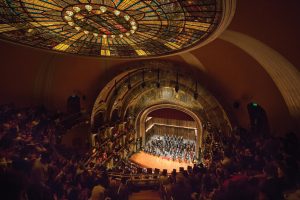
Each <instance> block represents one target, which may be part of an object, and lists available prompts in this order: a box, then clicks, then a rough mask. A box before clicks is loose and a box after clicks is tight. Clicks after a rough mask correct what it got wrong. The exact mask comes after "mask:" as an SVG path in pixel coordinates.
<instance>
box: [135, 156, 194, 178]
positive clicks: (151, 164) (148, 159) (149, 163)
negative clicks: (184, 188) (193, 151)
mask: <svg viewBox="0 0 300 200" xmlns="http://www.w3.org/2000/svg"><path fill="white" fill-rule="evenodd" d="M130 160H131V161H132V162H135V163H137V164H139V165H141V166H142V167H145V168H158V169H160V170H163V169H167V170H168V173H170V172H171V171H172V170H173V169H176V170H177V171H179V167H184V169H187V167H188V166H193V164H192V163H180V162H176V161H172V160H166V159H163V158H160V157H157V156H153V155H150V154H148V153H145V152H143V151H140V152H139V153H136V154H134V155H133V156H131V157H130Z"/></svg>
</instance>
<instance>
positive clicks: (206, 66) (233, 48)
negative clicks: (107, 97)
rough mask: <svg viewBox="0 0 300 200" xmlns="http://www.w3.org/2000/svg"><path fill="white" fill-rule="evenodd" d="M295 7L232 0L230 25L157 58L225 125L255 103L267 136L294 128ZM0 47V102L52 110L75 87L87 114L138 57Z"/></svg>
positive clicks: (242, 119) (241, 118) (240, 119)
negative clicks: (190, 82)
mask: <svg viewBox="0 0 300 200" xmlns="http://www.w3.org/2000/svg"><path fill="white" fill-rule="evenodd" d="M299 9H300V3H299V2H298V1H295V0H287V1H281V0H274V1H272V2H268V1H261V0H253V1H237V2H236V11H235V15H234V17H233V20H232V22H231V23H230V25H229V27H228V28H227V30H226V31H225V32H224V33H223V34H222V35H221V36H219V37H218V38H217V39H215V40H214V41H212V42H210V43H208V44H206V45H205V46H202V47H199V48H196V49H193V50H191V51H189V52H183V53H181V54H176V55H170V56H165V57H163V58H157V59H160V60H166V61H170V62H174V63H176V65H178V67H181V68H186V69H187V70H189V71H190V72H191V73H193V74H194V75H196V76H197V77H198V78H199V79H198V80H199V82H201V84H202V85H204V86H205V87H206V88H207V89H208V90H210V91H211V92H212V93H213V94H214V95H215V97H216V98H217V99H218V100H219V102H220V103H221V105H222V106H223V107H224V109H225V110H226V111H227V112H228V114H229V116H230V118H231V121H232V122H233V123H236V124H239V125H242V126H244V127H248V125H249V118H248V113H247V107H246V106H247V104H248V103H249V102H257V103H258V104H260V105H261V106H262V107H263V108H264V109H265V110H266V112H267V115H268V118H269V121H270V125H271V128H272V131H273V132H275V134H278V133H281V132H283V131H288V130H292V129H294V130H295V129H297V128H299V127H297V122H298V123H299V121H300V120H299V119H300V117H299V116H300V107H299V104H300V100H299V91H300V89H299V90H298V88H299V87H300V82H299V81H300V77H299V68H300V58H299V55H298V54H299V53H298V52H299V48H300V40H299V35H300V27H299V25H298V24H299V17H298V13H299V11H300V10H299ZM255 48H257V49H258V50H256V49H255ZM0 52H1V54H0V58H1V67H0V97H1V98H0V103H1V104H2V103H9V102H15V103H17V104H20V105H34V104H40V103H43V104H46V105H47V106H48V107H50V108H53V109H60V110H65V108H66V101H67V98H68V96H69V95H71V94H72V93H73V92H74V91H76V93H78V94H79V95H84V96H86V100H82V106H83V107H84V108H86V109H87V110H89V111H90V110H91V109H92V107H93V103H94V101H95V99H96V97H97V95H98V94H99V92H100V91H101V89H102V87H104V85H106V83H107V82H108V81H110V80H111V79H112V78H113V77H115V76H116V75H117V74H119V73H120V72H124V71H126V70H127V69H130V68H131V67H132V66H133V64H132V63H134V66H136V63H138V62H139V61H138V60H135V59H127V60H115V59H109V58H105V59H104V58H91V57H83V56H76V55H67V54H61V53H52V52H49V51H44V50H40V49H35V48H31V47H27V46H22V45H17V44H14V43H10V42H7V41H0ZM274 55H275V56H274ZM276 59H277V60H276ZM275 61H276V62H275ZM234 102H239V104H240V106H239V108H234V107H233V103H234Z"/></svg>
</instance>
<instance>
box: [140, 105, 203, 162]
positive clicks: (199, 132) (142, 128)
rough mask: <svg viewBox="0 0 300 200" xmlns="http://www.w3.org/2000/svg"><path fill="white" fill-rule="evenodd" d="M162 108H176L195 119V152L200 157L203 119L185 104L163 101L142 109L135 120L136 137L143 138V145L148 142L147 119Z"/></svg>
mask: <svg viewBox="0 0 300 200" xmlns="http://www.w3.org/2000/svg"><path fill="white" fill-rule="evenodd" d="M162 108H169V109H175V110H178V111H181V112H183V113H186V114H187V115H189V116H190V117H191V118H192V119H193V120H194V121H195V124H196V129H195V131H196V138H195V140H196V152H195V155H196V157H197V158H198V155H199V148H202V147H203V146H202V144H203V143H202V140H203V128H202V123H201V120H200V118H199V117H198V116H197V115H196V114H195V113H194V112H192V111H191V110H189V109H187V108H184V107H183V106H180V105H176V104H165V103H162V104H157V105H153V106H150V107H148V108H145V109H144V110H143V111H141V112H140V113H139V114H138V116H137V118H136V120H135V127H136V128H137V130H136V138H141V140H142V146H144V145H145V143H146V126H145V123H146V119H147V117H148V115H149V114H150V113H151V112H153V111H155V110H159V109H162Z"/></svg>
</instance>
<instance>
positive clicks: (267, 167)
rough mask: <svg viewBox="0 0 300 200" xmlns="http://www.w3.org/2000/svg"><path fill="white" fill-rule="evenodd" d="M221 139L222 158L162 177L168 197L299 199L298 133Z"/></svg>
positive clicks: (235, 135) (241, 133) (242, 134)
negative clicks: (282, 135) (280, 136)
mask: <svg viewBox="0 0 300 200" xmlns="http://www.w3.org/2000/svg"><path fill="white" fill-rule="evenodd" d="M221 140H222V144H223V145H224V146H223V148H222V149H223V150H222V152H218V154H219V155H221V156H219V157H218V159H213V161H212V162H210V163H208V164H207V165H206V166H205V165H203V164H202V163H201V164H200V165H198V166H194V168H193V169H192V168H191V169H189V170H183V171H181V172H180V173H176V172H173V173H172V174H171V175H170V176H167V175H163V176H161V178H160V179H161V191H162V193H163V194H164V195H165V196H166V198H167V199H170V198H171V197H172V198H173V199H174V200H177V199H178V200H179V199H193V200H208V199H214V200H227V199H230V200H232V199H243V200H247V199H249V200H253V199H257V200H281V199H299V193H300V185H299V184H300V171H299V155H300V154H299V153H300V152H299V140H298V139H297V137H296V136H295V134H293V133H289V134H287V135H286V136H285V137H282V138H276V137H271V136H269V137H264V138H262V137H253V134H251V133H249V132H245V131H238V132H236V133H233V135H231V136H230V137H222V139H221ZM215 153H217V152H215Z"/></svg>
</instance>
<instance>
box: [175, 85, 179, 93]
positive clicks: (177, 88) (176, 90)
mask: <svg viewBox="0 0 300 200" xmlns="http://www.w3.org/2000/svg"><path fill="white" fill-rule="evenodd" d="M178 91H179V85H177V84H176V85H175V92H176V93H178Z"/></svg>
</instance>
